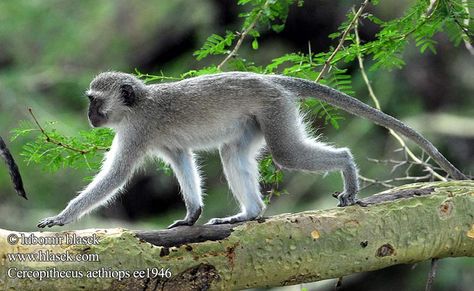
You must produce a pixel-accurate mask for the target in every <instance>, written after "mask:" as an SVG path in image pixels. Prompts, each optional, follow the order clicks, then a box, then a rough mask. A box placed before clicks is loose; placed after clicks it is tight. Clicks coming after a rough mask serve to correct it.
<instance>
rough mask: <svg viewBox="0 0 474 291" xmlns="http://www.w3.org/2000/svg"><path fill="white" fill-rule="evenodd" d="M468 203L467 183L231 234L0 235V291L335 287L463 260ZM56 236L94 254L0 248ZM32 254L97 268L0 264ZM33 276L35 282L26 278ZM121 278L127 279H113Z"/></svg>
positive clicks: (472, 242)
mask: <svg viewBox="0 0 474 291" xmlns="http://www.w3.org/2000/svg"><path fill="white" fill-rule="evenodd" d="M472 193H474V182H473V181H450V182H435V183H418V184H412V185H405V186H403V187H399V188H397V189H392V190H389V191H387V192H384V193H381V194H378V195H374V196H371V197H369V198H367V199H366V200H365V201H364V202H365V203H367V204H371V203H372V205H369V206H367V207H360V206H350V207H344V208H334V209H329V210H322V211H307V212H303V213H295V214H283V215H278V216H274V217H270V218H265V219H261V220H259V221H251V222H247V223H243V224H238V225H220V226H192V227H185V226H183V227H178V228H175V229H172V230H162V231H145V232H144V231H129V230H124V229H102V230H98V229H90V230H81V231H66V232H57V233H54V232H35V233H20V232H12V231H6V230H0V257H2V258H3V263H2V264H0V274H2V276H3V278H0V289H1V290H33V289H35V290H38V289H41V290H57V289H61V290H71V289H73V288H74V289H78V288H79V287H80V288H82V289H84V290H98V289H100V290H203V289H206V290H207V289H211V290H234V289H244V288H254V287H269V286H282V285H293V284H299V283H303V282H312V281H318V280H324V279H328V278H339V277H341V276H346V275H349V274H353V273H357V272H364V271H371V270H377V269H381V268H385V267H388V266H392V265H396V264H406V263H415V262H421V261H426V260H429V259H431V258H444V257H459V256H471V257H472V256H474V225H473V220H472V215H471V214H472V213H474V196H473V195H472ZM66 234H67V235H69V236H71V235H76V236H82V237H83V236H91V235H96V236H97V238H98V240H99V244H96V245H71V244H57V245H48V246H40V245H31V244H30V245H27V244H22V245H20V244H8V243H7V239H8V238H10V239H11V237H12V235H13V236H16V237H21V236H22V235H23V236H25V237H31V236H32V235H34V236H35V237H36V238H37V239H38V240H41V239H43V240H44V239H45V238H51V237H61V236H65V235H66ZM40 250H42V251H49V252H50V253H65V252H69V254H70V255H77V254H81V255H93V254H96V255H98V256H99V258H100V262H68V263H62V262H53V263H52V262H47V263H39V262H32V261H28V260H26V261H24V262H21V263H19V262H11V261H9V258H10V256H9V255H8V254H11V253H31V252H38V251H40ZM147 268H148V269H147ZM154 268H155V269H154ZM161 268H163V270H168V272H169V273H167V274H168V275H169V277H166V276H165V272H163V273H162V274H163V276H161V275H159V274H158V275H156V276H153V274H156V272H153V271H154V270H155V271H156V270H161ZM9 270H10V271H9ZM11 270H14V273H12V272H13V271H11ZM34 270H41V271H44V272H43V273H39V271H38V272H37V273H34V272H33V271H34ZM71 270H74V271H75V272H82V274H84V277H82V278H76V279H54V280H53V279H48V278H46V277H44V278H43V279H42V280H38V279H34V278H25V279H19V278H17V276H18V274H20V275H21V274H24V273H22V272H23V271H31V272H30V273H26V274H37V275H38V274H43V275H44V276H47V275H49V276H54V274H56V276H59V274H60V272H61V271H62V272H64V271H71ZM136 270H145V272H144V275H143V276H141V277H140V276H138V275H137V274H136V273H134V271H136ZM147 270H148V271H149V273H148V275H147V273H146V271H147ZM92 271H95V272H96V273H91V274H96V277H94V278H95V279H91V278H87V277H86V276H85V275H87V274H89V273H87V272H92ZM119 271H122V272H123V273H120V272H119ZM18 272H19V273H18ZM48 272H49V273H48ZM54 272H56V273H54ZM97 272H98V273H97ZM114 272H115V273H114ZM126 272H129V277H122V278H121V279H120V280H119V279H117V277H118V276H119V274H124V275H125V274H126ZM150 272H151V273H150ZM7 274H10V276H8V275H7ZM12 274H13V275H12ZM97 274H99V275H97ZM114 274H115V278H114V277H113V276H114ZM133 274H135V275H133ZM32 276H33V275H32ZM38 276H39V275H38ZM97 276H99V277H97Z"/></svg>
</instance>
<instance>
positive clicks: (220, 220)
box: [206, 213, 258, 224]
mask: <svg viewBox="0 0 474 291" xmlns="http://www.w3.org/2000/svg"><path fill="white" fill-rule="evenodd" d="M257 218H258V216H255V217H252V216H248V215H247V214H244V213H239V214H237V215H234V216H229V217H223V218H213V219H211V220H209V221H208V222H207V223H206V224H226V223H231V224H232V223H238V222H244V221H249V220H254V219H257Z"/></svg>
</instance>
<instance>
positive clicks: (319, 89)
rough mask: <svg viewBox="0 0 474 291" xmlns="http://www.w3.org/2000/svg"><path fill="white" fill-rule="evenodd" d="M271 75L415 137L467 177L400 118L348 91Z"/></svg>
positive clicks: (443, 165) (449, 170) (448, 166)
mask: <svg viewBox="0 0 474 291" xmlns="http://www.w3.org/2000/svg"><path fill="white" fill-rule="evenodd" d="M272 79H273V80H274V81H275V82H276V83H277V84H280V85H281V86H283V87H285V88H288V89H290V90H291V91H292V92H296V94H297V95H298V97H300V98H303V97H313V98H317V99H320V100H322V101H324V102H327V103H329V104H331V105H333V106H336V107H338V108H341V109H342V110H344V111H347V112H349V113H351V114H354V115H357V116H360V117H364V118H367V119H369V120H371V121H373V122H374V123H376V124H379V125H381V126H383V127H386V128H389V129H393V130H394V131H396V132H398V133H400V134H402V135H404V136H406V137H407V138H409V139H411V140H412V141H414V142H415V143H416V144H417V145H418V146H420V147H421V148H422V149H423V150H424V151H425V152H426V153H427V154H428V155H429V156H430V157H431V158H432V159H433V160H434V161H435V162H436V163H438V165H439V166H440V167H441V168H442V169H443V170H445V171H446V173H448V174H449V175H450V176H451V177H452V178H454V179H456V180H467V179H468V178H467V177H466V176H465V175H464V174H463V173H462V172H461V171H459V170H458V169H457V168H456V167H455V166H453V165H452V164H451V163H450V162H449V161H448V160H447V159H446V158H445V157H444V156H443V155H442V154H441V153H440V152H439V151H438V149H437V148H436V147H435V146H434V145H433V144H432V143H431V142H430V141H428V140H427V139H426V138H424V137H423V136H422V135H421V134H419V133H418V132H417V131H415V130H414V129H412V128H411V127H409V126H407V125H406V124H404V123H403V122H401V121H400V120H398V119H396V118H394V117H392V116H390V115H388V114H386V113H384V112H382V111H380V110H377V109H375V108H373V107H370V106H368V105H367V104H365V103H363V102H361V101H359V100H357V99H355V98H353V97H351V96H349V95H347V94H344V93H342V92H339V91H337V90H335V89H332V88H330V87H327V86H324V85H321V84H317V83H315V82H312V81H309V80H305V79H299V78H290V77H285V76H272Z"/></svg>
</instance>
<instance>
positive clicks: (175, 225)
mask: <svg viewBox="0 0 474 291" xmlns="http://www.w3.org/2000/svg"><path fill="white" fill-rule="evenodd" d="M181 225H189V226H191V225H194V222H193V221H190V220H188V219H182V220H176V221H175V222H173V223H172V224H170V225H169V226H168V227H167V229H170V228H174V227H177V226H181Z"/></svg>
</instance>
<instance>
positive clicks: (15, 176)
mask: <svg viewBox="0 0 474 291" xmlns="http://www.w3.org/2000/svg"><path fill="white" fill-rule="evenodd" d="M0 157H2V158H3V159H4V160H5V164H6V165H7V167H8V172H9V173H10V178H11V180H12V182H13V187H14V188H15V191H16V193H17V194H18V195H20V196H21V197H23V198H25V199H27V200H28V198H27V197H26V192H25V189H24V188H23V180H22V179H21V175H20V171H19V170H18V166H17V165H16V163H15V160H14V159H13V156H12V154H11V153H10V151H9V150H8V148H7V145H6V144H5V141H4V140H3V138H2V137H1V136H0Z"/></svg>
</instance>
